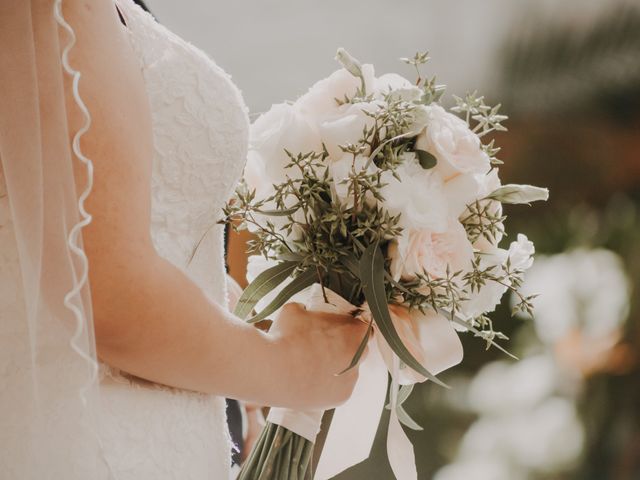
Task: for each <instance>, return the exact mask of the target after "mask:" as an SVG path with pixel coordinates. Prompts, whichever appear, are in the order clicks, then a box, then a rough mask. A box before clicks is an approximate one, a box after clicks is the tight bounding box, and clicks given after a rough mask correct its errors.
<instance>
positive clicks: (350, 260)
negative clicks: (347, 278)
mask: <svg viewBox="0 0 640 480" xmlns="http://www.w3.org/2000/svg"><path fill="white" fill-rule="evenodd" d="M340 263H342V265H344V266H345V267H346V269H347V270H349V271H350V272H351V273H353V275H355V276H356V277H358V278H359V277H360V267H359V266H358V259H357V258H356V256H355V255H349V256H346V257H342V259H341V260H340Z"/></svg>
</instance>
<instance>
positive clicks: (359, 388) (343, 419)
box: [315, 338, 388, 480]
mask: <svg viewBox="0 0 640 480" xmlns="http://www.w3.org/2000/svg"><path fill="white" fill-rule="evenodd" d="M387 379H388V375H387V367H386V366H385V363H384V360H383V359H382V356H381V355H380V351H379V350H378V346H377V343H376V341H375V339H373V338H372V339H371V340H370V341H369V348H368V353H367V356H366V357H365V358H364V359H363V360H362V361H361V362H360V367H359V375H358V381H357V383H356V386H355V389H354V390H353V394H352V395H351V398H349V400H347V402H346V403H344V404H343V405H341V406H339V407H338V408H336V409H335V413H334V414H333V419H332V420H331V426H330V427H329V432H328V433H327V438H326V440H325V443H324V447H323V448H322V455H321V456H320V461H319V462H318V468H317V470H316V475H315V479H316V480H325V479H329V478H332V477H334V476H336V475H337V474H339V473H340V472H342V471H344V470H346V469H347V468H349V467H351V466H353V465H355V464H357V463H360V462H362V461H364V460H366V459H367V458H369V455H370V454H371V447H373V441H374V439H375V437H376V431H377V430H378V424H379V423H380V416H381V415H382V411H383V409H384V401H385V399H386V396H387Z"/></svg>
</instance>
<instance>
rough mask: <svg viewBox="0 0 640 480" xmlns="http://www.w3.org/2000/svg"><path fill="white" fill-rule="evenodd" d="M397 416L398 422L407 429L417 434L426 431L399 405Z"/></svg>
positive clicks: (397, 406)
mask: <svg viewBox="0 0 640 480" xmlns="http://www.w3.org/2000/svg"><path fill="white" fill-rule="evenodd" d="M396 415H397V416H398V420H399V421H400V423H401V424H403V425H404V426H405V427H407V428H410V429H411V430H415V431H417V432H420V431H422V430H424V429H423V428H422V427H421V426H420V425H418V424H417V423H416V421H415V420H414V419H413V418H411V417H410V416H409V414H408V413H407V411H406V410H405V409H404V408H403V407H402V406H401V405H400V404H399V403H398V404H397V405H396Z"/></svg>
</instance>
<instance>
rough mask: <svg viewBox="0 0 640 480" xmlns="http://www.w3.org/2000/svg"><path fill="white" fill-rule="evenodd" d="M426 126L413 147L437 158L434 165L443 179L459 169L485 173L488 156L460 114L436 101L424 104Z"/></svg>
mask: <svg viewBox="0 0 640 480" xmlns="http://www.w3.org/2000/svg"><path fill="white" fill-rule="evenodd" d="M425 110H426V112H427V113H428V124H427V127H426V128H425V129H424V130H423V131H422V132H421V133H420V135H419V136H418V139H417V141H416V148H417V149H419V150H426V151H427V152H429V153H431V154H433V155H434V156H435V157H436V158H437V159H438V165H436V167H435V168H436V169H437V170H438V171H440V173H441V175H442V177H443V178H444V179H445V180H449V179H451V178H453V177H454V176H456V175H459V174H460V173H487V172H488V171H489V168H490V161H489V156H488V155H487V154H486V153H485V152H483V151H482V149H481V148H480V147H481V145H480V138H478V136H477V135H476V134H475V133H473V132H472V131H471V130H470V129H469V126H468V125H467V123H466V122H465V121H464V120H462V119H461V118H459V117H457V116H455V115H453V114H451V113H449V112H447V111H446V110H445V109H444V108H442V107H441V106H439V105H430V106H428V107H425Z"/></svg>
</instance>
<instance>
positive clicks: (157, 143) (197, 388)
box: [0, 0, 366, 480]
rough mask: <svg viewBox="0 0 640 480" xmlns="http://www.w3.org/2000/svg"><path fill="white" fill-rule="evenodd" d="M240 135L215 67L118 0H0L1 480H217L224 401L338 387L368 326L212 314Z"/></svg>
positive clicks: (275, 398) (303, 403)
mask: <svg viewBox="0 0 640 480" xmlns="http://www.w3.org/2000/svg"><path fill="white" fill-rule="evenodd" d="M121 18H122V20H123V21H124V23H123V22H122V21H121ZM74 41H75V44H74ZM247 132H248V122H247V113H246V107H245V106H244V104H243V101H242V98H241V95H240V92H239V91H238V89H237V88H236V87H235V86H234V85H233V83H232V82H231V79H230V77H229V76H228V75H227V74H226V73H224V71H222V70H221V69H220V68H219V67H218V66H217V65H216V64H215V63H214V62H213V61H212V60H210V59H209V58H207V57H206V56H205V55H204V54H203V53H202V52H201V51H200V50H198V49H197V48H195V47H194V46H192V45H190V44H189V43H187V42H185V41H184V40H182V39H181V38H179V37H177V36H176V35H174V34H173V33H171V32H170V31H168V30H167V29H165V28H164V27H162V26H160V25H159V24H157V23H156V22H155V21H154V20H153V18H152V17H151V16H150V15H149V14H147V13H146V12H144V11H143V10H142V9H140V8H139V7H138V6H136V5H135V4H134V3H133V0H115V1H114V0H64V1H62V0H3V1H2V2H1V3H0V159H1V162H0V167H1V168H0V478H3V479H16V480H18V479H19V480H22V479H61V480H62V479H64V480H75V479H83V480H85V479H103V478H113V479H118V480H122V479H136V480H145V479H147V480H151V479H153V480H161V479H180V480H186V479H195V480H205V479H227V478H229V466H230V455H231V444H230V440H229V436H228V432H227V427H226V421H225V410H224V400H223V397H230V398H237V399H240V400H246V401H251V402H255V403H258V404H262V405H274V406H285V407H295V408H304V409H307V408H327V407H332V406H335V405H338V404H340V403H341V402H343V401H345V400H346V399H347V398H348V397H349V395H350V393H351V390H352V389H353V386H354V383H355V380H356V375H357V373H348V374H345V375H342V376H335V375H334V373H335V372H338V371H340V370H341V369H342V368H343V367H344V366H345V365H347V364H348V363H349V360H350V358H351V355H352V353H353V351H354V350H355V349H356V348H357V343H358V342H359V340H360V339H361V338H362V336H363V334H364V330H363V329H364V328H366V327H365V326H363V325H362V324H360V323H358V322H355V321H352V320H350V319H349V318H347V317H338V316H332V315H328V314H319V313H311V312H308V311H306V310H305V309H304V307H302V306H300V305H296V304H292V305H289V306H287V307H286V308H284V309H283V311H282V313H281V314H280V315H279V317H278V319H277V322H275V324H274V326H273V328H272V329H271V331H270V332H269V333H263V332H261V331H260V330H258V329H256V328H254V327H252V326H249V325H247V324H244V323H243V322H242V321H240V320H239V319H237V318H235V317H234V316H233V315H232V314H231V313H229V311H228V308H227V286H226V281H225V273H224V256H223V243H222V238H223V234H222V230H221V228H222V227H221V226H219V225H217V224H216V221H217V220H218V218H219V212H220V209H221V207H222V206H223V204H224V202H225V200H226V199H227V198H228V196H229V195H230V193H231V192H232V189H233V187H234V184H235V182H237V180H238V177H239V175H240V174H241V171H242V168H243V164H244V157H245V153H246V150H247V136H248V134H247ZM85 209H86V211H85ZM89 215H90V216H89ZM196 246H197V248H196ZM87 272H88V278H87ZM89 285H90V289H89Z"/></svg>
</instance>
